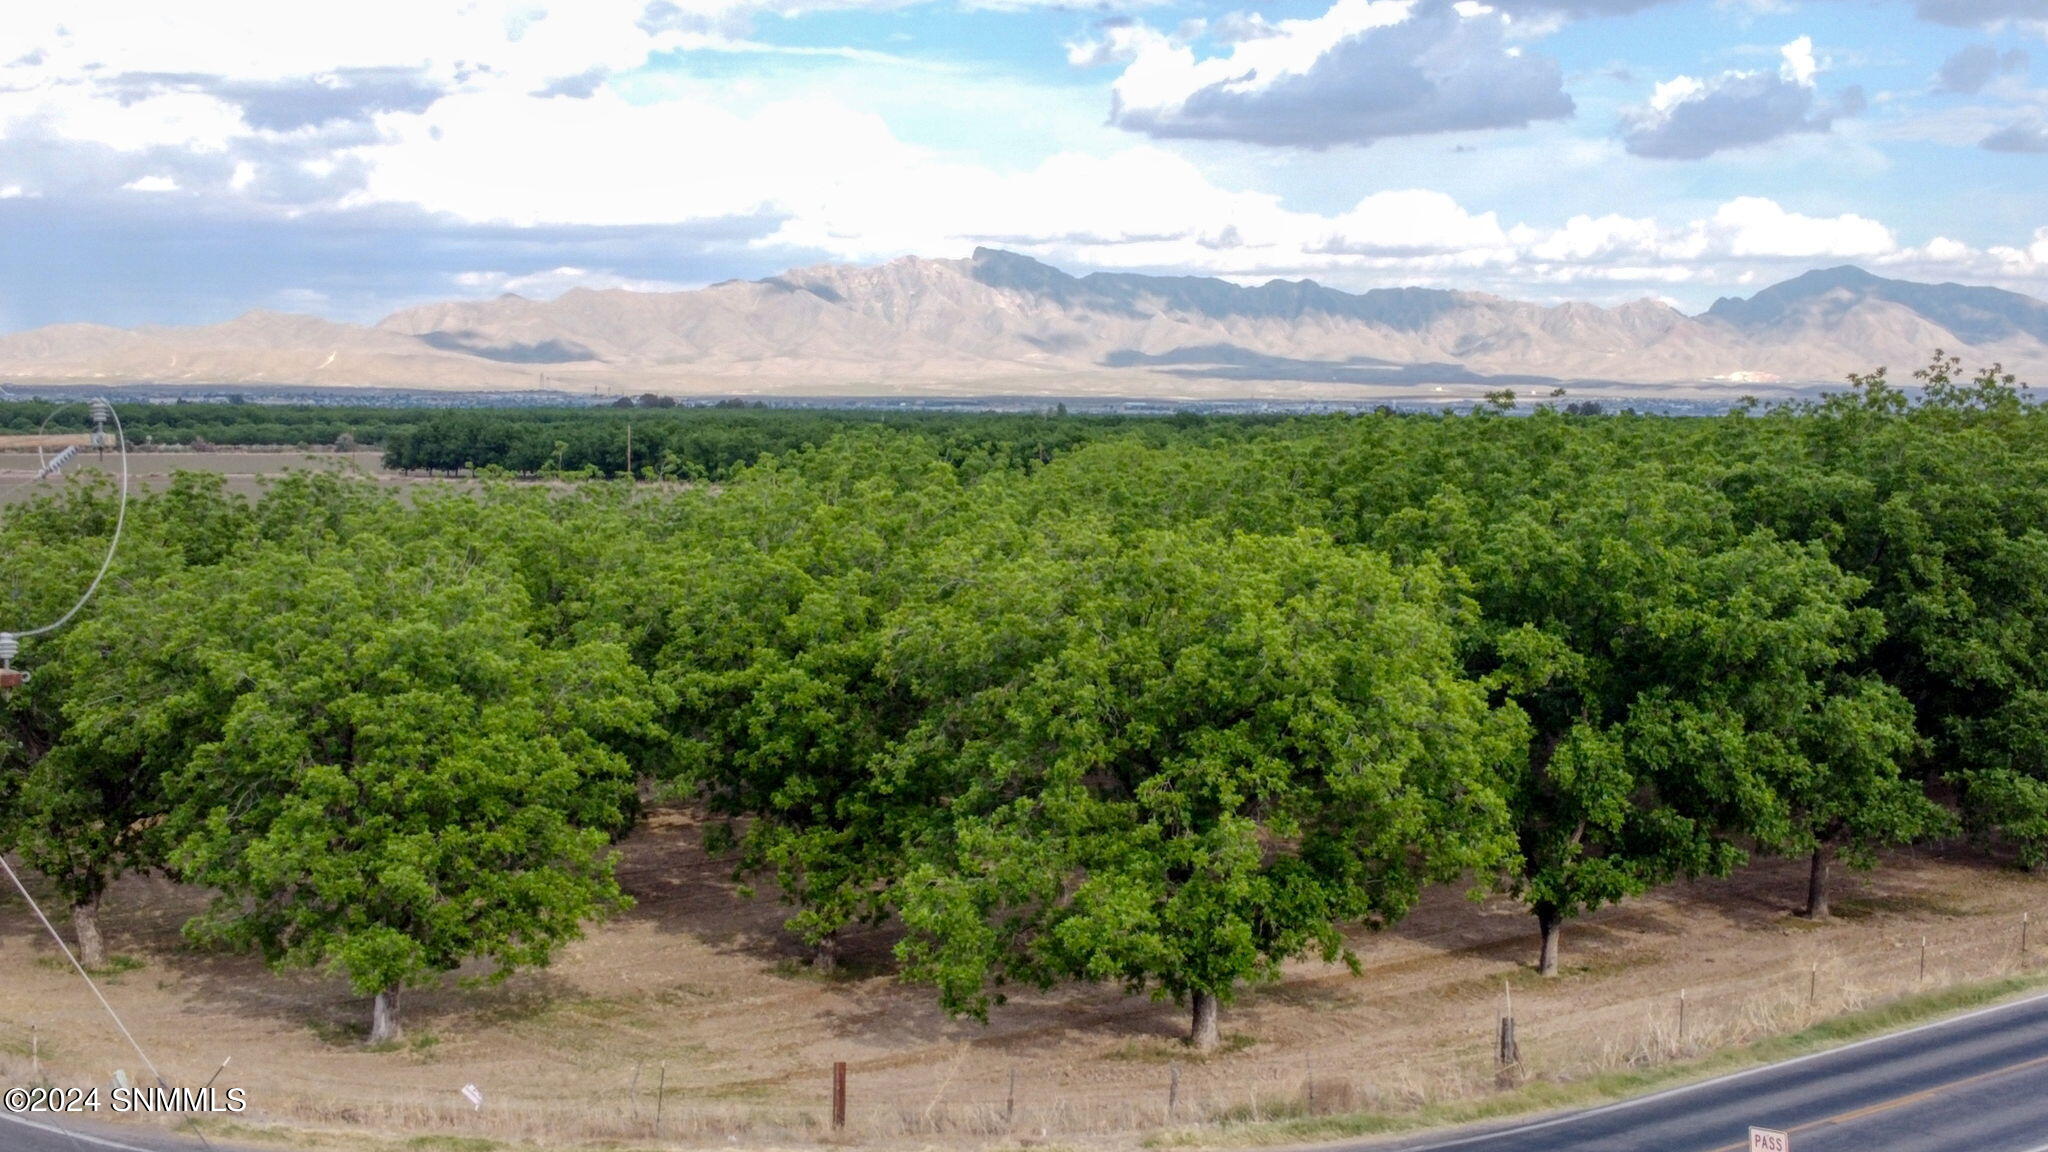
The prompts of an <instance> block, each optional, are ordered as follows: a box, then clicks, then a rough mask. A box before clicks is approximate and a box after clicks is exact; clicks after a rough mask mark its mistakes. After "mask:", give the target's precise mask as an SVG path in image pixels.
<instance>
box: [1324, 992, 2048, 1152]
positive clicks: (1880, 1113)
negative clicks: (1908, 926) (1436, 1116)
mask: <svg viewBox="0 0 2048 1152" xmlns="http://www.w3.org/2000/svg"><path fill="white" fill-rule="evenodd" d="M1751 1125H1756V1126H1757V1127H1760V1128H1773V1129H1777V1130H1779V1131H1782V1132H1786V1133H1788V1134H1789V1136H1790V1137H1791V1140H1790V1143H1791V1152H2048V996H2036V997H2033V998H2030V999H2027V1000H2022V1001H2019V1002H2016V1003H2013V1004H2008V1005H2005V1006H2003V1007H1998V1008H1990V1009H1985V1010H1982V1011H1977V1012H1971V1013H1968V1014H1966V1015H1963V1016H1958V1017H1955V1018H1953V1019H1950V1020H1945V1021H1941V1022H1938V1023H1935V1024H1930V1025H1925V1026H1922V1027H1919V1028H1914V1029H1910V1030H1908V1031H1905V1032H1898V1033H1893V1034H1892V1035H1889V1036H1881V1037H1877V1038H1874V1039H1871V1040H1864V1041H1859V1042H1857V1043H1854V1044H1848V1045H1844V1046H1843V1047H1840V1048H1835V1049H1832V1050H1830V1051H1827V1052H1821V1053H1816V1054H1814V1055H1811V1056H1802V1057H1800V1058H1798V1059H1795V1060H1788V1061H1785V1062H1784V1063H1781V1064H1772V1065H1768V1066H1766V1067H1761V1068H1755V1069H1751V1070H1750V1071H1747V1072H1739V1073H1736V1074H1734V1075H1731V1076H1724V1077H1722V1078H1720V1079H1717V1080H1708V1081H1703V1082H1701V1083H1698V1084H1692V1085H1688V1086H1685V1087H1682V1088H1675V1089H1671V1090H1668V1091H1665V1092H1659V1093H1655V1094H1653V1095H1649V1096H1643V1097H1638V1098H1636V1099H1634V1100H1628V1101H1624V1102H1622V1103H1619V1104H1610V1105H1606V1106H1604V1107H1600V1108H1593V1109H1588V1110H1586V1111H1583V1112H1572V1113H1565V1114H1562V1115H1558V1116H1553V1117H1549V1118H1546V1119H1543V1120H1538V1121H1534V1122H1530V1123H1524V1124H1517V1125H1514V1126H1512V1127H1507V1128H1494V1129H1491V1130H1488V1131H1469V1132H1466V1133H1463V1134H1455V1135H1445V1134H1442V1133H1439V1134H1437V1135H1435V1136H1432V1137H1424V1138H1414V1139H1411V1140H1409V1141H1406V1142H1402V1143H1397V1144H1388V1143H1384V1142H1375V1143H1357V1144H1351V1145H1348V1146H1346V1149H1345V1152H1352V1150H1355V1152H1366V1150H1367V1149H1371V1150H1372V1152H1394V1150H1396V1149H1398V1150H1400V1152H1436V1150H1438V1149H1442V1150H1444V1152H1450V1150H1452V1149H1455V1150H1456V1152H1748V1149H1749V1128H1750V1126H1751Z"/></svg>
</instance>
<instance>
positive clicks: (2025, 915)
mask: <svg viewBox="0 0 2048 1152" xmlns="http://www.w3.org/2000/svg"><path fill="white" fill-rule="evenodd" d="M2032 915H2033V913H2031V912H2022V913H2020V965H2021V967H2025V966H2026V963H2027V921H2028V919H2029V918H2030V917H2031V916H2032Z"/></svg>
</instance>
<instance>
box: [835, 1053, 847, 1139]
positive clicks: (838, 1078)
mask: <svg viewBox="0 0 2048 1152" xmlns="http://www.w3.org/2000/svg"><path fill="white" fill-rule="evenodd" d="M845 1127H846V1061H844V1060H834V1061H833V1062H832V1130H833V1131H834V1132H838V1131H841V1130H843V1129H844V1128H845Z"/></svg>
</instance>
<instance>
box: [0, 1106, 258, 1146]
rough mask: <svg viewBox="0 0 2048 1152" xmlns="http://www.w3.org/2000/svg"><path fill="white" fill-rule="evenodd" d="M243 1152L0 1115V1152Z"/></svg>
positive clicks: (74, 1122) (85, 1124)
mask: <svg viewBox="0 0 2048 1152" xmlns="http://www.w3.org/2000/svg"><path fill="white" fill-rule="evenodd" d="M209 1147H210V1148H211V1150H212V1152H245V1150H237V1149H229V1148H225V1147H223V1146H222V1145H220V1144H212V1145H207V1144H202V1143H201V1142H199V1141H198V1140H195V1139H192V1138H189V1137H186V1138H179V1137H175V1136H164V1135H160V1134H157V1133H154V1132H150V1131H147V1130H141V1129H137V1130H130V1129H126V1128H109V1127H107V1126H105V1125H92V1124H91V1122H90V1121H86V1120H81V1119H79V1118H78V1117H74V1116H47V1115H28V1116H17V1115H14V1114H12V1113H9V1112H0V1152H208V1149H209Z"/></svg>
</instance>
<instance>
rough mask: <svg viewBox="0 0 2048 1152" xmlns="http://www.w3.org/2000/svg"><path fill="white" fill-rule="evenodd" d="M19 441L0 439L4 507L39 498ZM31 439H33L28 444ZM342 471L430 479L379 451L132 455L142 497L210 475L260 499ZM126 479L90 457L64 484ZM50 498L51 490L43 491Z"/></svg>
mask: <svg viewBox="0 0 2048 1152" xmlns="http://www.w3.org/2000/svg"><path fill="white" fill-rule="evenodd" d="M15 439H17V438H14V437H0V502H8V501H15V500H24V499H27V498H29V497H30V496H32V495H34V494H36V493H35V492H34V491H32V490H31V488H30V487H29V486H27V485H24V484H23V483H22V481H23V480H25V479H27V478H29V477H32V476H34V475H35V470H36V465H37V457H36V454H35V452H33V451H22V450H21V449H22V448H23V447H27V448H31V449H32V448H33V447H34V445H33V444H29V445H17V444H15V443H10V441H12V440H15ZM25 439H33V438H32V437H30V438H25ZM81 439H82V438H81V437H76V436H73V437H51V438H50V440H51V441H53V443H52V444H51V445H50V446H51V447H57V448H61V447H64V446H66V445H68V444H71V443H73V442H76V441H79V440H81ZM309 468H310V469H338V470H342V471H357V472H360V473H362V474H363V475H366V476H370V477H374V478H375V479H376V480H377V481H378V482H379V483H385V484H391V485H394V486H398V487H403V486H405V485H406V484H408V483H419V482H422V481H423V480H424V478H423V477H422V478H417V479H412V480H408V478H406V477H403V476H400V475H399V474H398V473H395V472H390V471H387V470H386V469H385V467H384V459H383V453H382V452H381V451H375V450H358V451H355V452H331V451H321V452H308V451H305V450H303V449H296V448H279V449H276V450H272V451H250V450H225V451H217V452H190V451H164V452H141V451H131V452H130V453H129V454H128V478H129V480H130V481H131V482H132V483H133V484H134V485H135V488H136V490H137V491H143V492H146V491H151V490H154V489H158V488H162V487H164V486H165V485H166V484H168V483H170V479H171V475H172V474H173V473H176V472H206V473H213V474H216V475H219V476H223V477H225V478H226V482H227V490H228V491H230V492H233V493H235V494H237V495H242V496H254V495H256V494H258V493H259V492H261V491H262V490H263V482H264V481H265V480H266V479H274V478H276V477H278V476H282V475H284V474H285V473H287V472H291V471H295V470H304V469H309ZM98 473H104V474H105V475H108V476H113V477H118V476H119V475H120V461H119V460H118V459H117V458H116V457H114V456H113V455H112V454H111V453H110V454H108V456H107V457H106V458H105V460H104V461H102V460H97V459H94V458H93V456H92V454H91V453H90V452H85V453H82V454H81V458H80V459H79V460H78V461H77V462H75V463H74V464H73V465H72V466H71V467H69V468H67V469H66V470H65V477H64V479H63V480H62V481H60V482H59V483H60V484H61V483H68V482H76V481H78V480H81V479H83V478H85V477H89V476H92V475H94V474H98ZM37 488H39V489H41V490H42V491H44V492H47V491H48V490H49V486H46V485H38V486H37Z"/></svg>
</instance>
